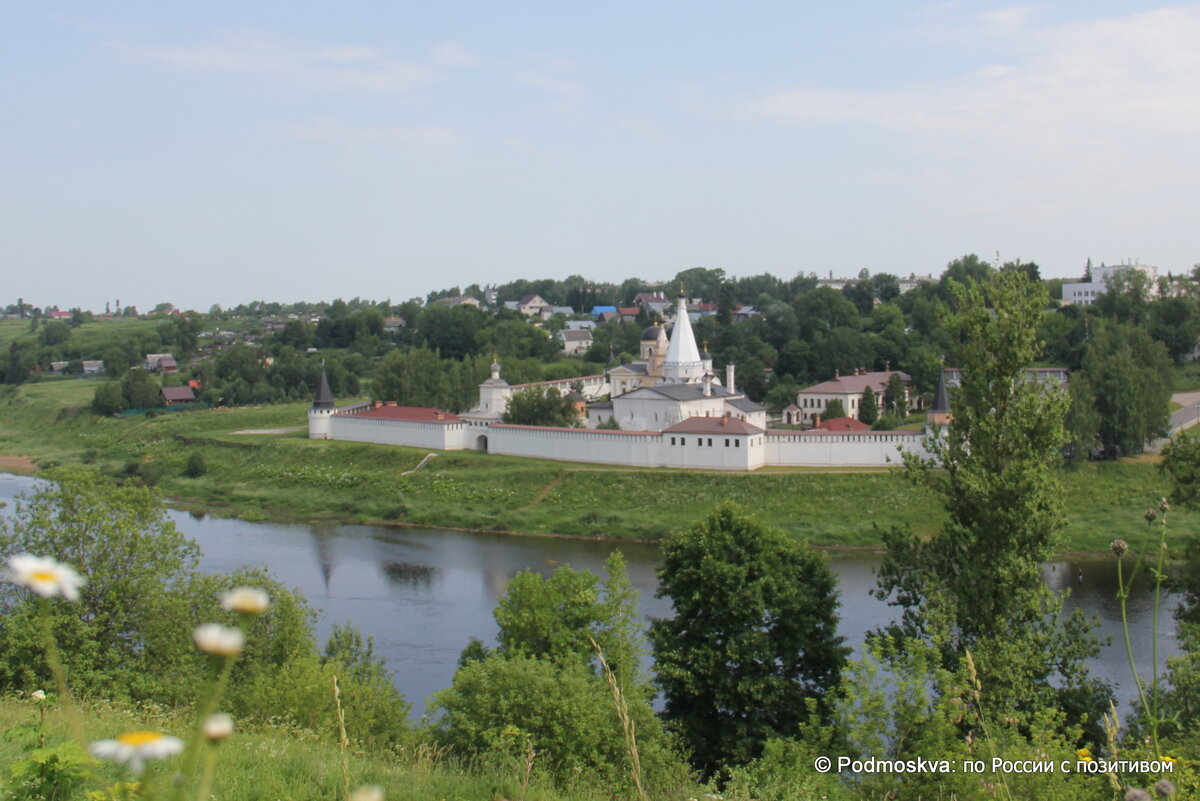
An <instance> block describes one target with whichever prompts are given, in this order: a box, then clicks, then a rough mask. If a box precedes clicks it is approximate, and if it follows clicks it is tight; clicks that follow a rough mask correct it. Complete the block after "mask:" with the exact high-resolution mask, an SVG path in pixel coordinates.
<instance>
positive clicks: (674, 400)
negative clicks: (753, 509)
mask: <svg viewBox="0 0 1200 801" xmlns="http://www.w3.org/2000/svg"><path fill="white" fill-rule="evenodd" d="M640 357H641V358H640V359H638V360H637V361H634V362H632V363H631V364H626V365H620V366H619V367H615V368H612V369H610V370H609V371H608V372H607V374H605V375H599V376H587V377H585V378H583V379H565V380H561V381H547V382H539V383H538V384H536V385H533V384H517V385H510V384H509V383H508V382H506V381H505V380H504V379H503V378H501V377H500V365H499V364H496V363H493V364H492V369H491V377H490V378H488V379H487V380H486V381H484V382H483V383H482V384H480V385H479V402H478V404H477V405H476V406H475V408H473V409H472V410H471V411H469V412H465V413H463V414H461V415H456V414H452V413H450V412H446V411H442V410H440V409H431V408H426V407H414V406H398V405H396V404H390V403H385V402H380V401H376V402H374V403H360V404H355V405H352V406H346V407H342V408H336V407H335V405H334V402H333V393H332V392H330V390H329V383H328V382H327V381H326V379H325V376H324V375H322V376H321V384H320V387H319V388H318V390H317V394H316V397H315V398H314V399H313V405H312V407H311V408H310V409H309V412H308V432H309V437H310V438H312V439H337V440H348V441H353V442H373V443H378V444H385V445H406V446H409V447H415V448H431V449H436V450H479V451H487V452H489V453H502V454H506V455H510V456H529V457H536V458H541V459H559V460H564V461H571V462H591V463H597V464H616V465H627V466H630V467H675V468H699V469H709V470H755V469H758V468H760V467H764V466H767V465H779V466H788V465H792V466H885V465H887V464H889V463H898V462H899V461H900V458H901V457H900V452H901V450H907V451H915V452H921V453H923V449H922V447H921V441H922V438H923V433H922V432H919V431H917V432H913V431H902V432H897V431H856V432H830V431H819V430H817V431H772V430H769V429H768V428H767V411H766V409H765V408H763V407H762V406H760V405H759V404H757V403H755V402H754V401H752V400H750V399H749V398H748V397H746V395H745V393H742V392H739V391H737V389H736V387H735V385H734V369H733V365H729V366H728V367H726V370H725V378H724V381H723V382H722V380H721V379H720V378H719V377H718V376H717V375H716V374H714V372H713V366H712V357H711V356H710V355H709V354H708V353H707V352H701V351H700V349H699V348H698V347H697V346H696V338H695V335H694V333H693V332H692V325H691V322H690V320H689V319H688V314H687V308H686V301H685V299H684V297H683V295H682V294H680V296H679V298H678V300H677V303H676V312H675V320H674V326H673V327H672V329H671V330H670V332H669V333H668V330H667V329H666V328H665V327H663V326H661V325H654V326H651V327H650V328H648V329H646V331H645V333H644V334H643V335H642V341H641V352H640ZM580 383H582V387H581V388H580V393H579V394H580V405H581V406H582V405H583V404H585V403H586V411H585V412H584V413H585V414H586V421H587V423H586V425H587V427H586V428H553V427H548V426H521V425H512V424H508V423H505V422H503V420H504V413H505V411H506V410H507V407H508V399H509V398H510V397H511V396H512V394H513V393H514V392H519V391H521V390H523V389H526V388H529V387H531V386H541V387H551V388H553V389H556V390H558V391H560V392H562V393H563V394H566V393H568V392H571V391H573V390H572V388H571V387H572V384H575V385H576V387H579V384H580ZM605 396H608V399H607V400H604V399H603V398H604V397H605ZM588 401H590V402H588ZM612 421H615V423H616V424H617V425H619V426H620V428H619V429H612V428H611V425H612ZM602 423H604V424H608V426H610V427H608V428H603V429H600V428H597V426H599V425H600V424H602Z"/></svg>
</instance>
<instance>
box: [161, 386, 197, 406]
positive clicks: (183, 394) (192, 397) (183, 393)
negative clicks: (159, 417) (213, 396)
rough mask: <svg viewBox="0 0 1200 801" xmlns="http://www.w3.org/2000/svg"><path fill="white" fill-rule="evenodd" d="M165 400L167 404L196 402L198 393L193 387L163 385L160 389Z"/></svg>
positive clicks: (175, 404)
mask: <svg viewBox="0 0 1200 801" xmlns="http://www.w3.org/2000/svg"><path fill="white" fill-rule="evenodd" d="M159 394H160V395H162V399H163V402H164V403H166V405H167V406H177V405H179V404H181V403H195V402H196V393H194V392H193V391H192V388H191V387H163V388H162V389H160V390H159Z"/></svg>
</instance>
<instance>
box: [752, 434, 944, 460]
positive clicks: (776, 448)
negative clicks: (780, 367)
mask: <svg viewBox="0 0 1200 801" xmlns="http://www.w3.org/2000/svg"><path fill="white" fill-rule="evenodd" d="M924 437H925V433H924V432H923V431H913V432H911V433H910V432H880V433H834V432H830V433H828V434H784V433H772V434H768V435H767V438H766V439H767V444H766V451H767V452H766V457H765V458H766V463H767V464H773V465H798V466H799V465H807V466H814V465H842V466H846V467H851V466H861V467H879V466H886V465H889V464H893V465H898V464H900V463H901V462H902V461H903V457H902V456H901V455H900V449H901V448H903V449H904V450H906V451H912V452H914V453H919V454H921V455H925V448H924V447H923V446H922V440H923V439H924Z"/></svg>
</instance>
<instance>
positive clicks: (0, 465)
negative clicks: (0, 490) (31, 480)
mask: <svg viewBox="0 0 1200 801" xmlns="http://www.w3.org/2000/svg"><path fill="white" fill-rule="evenodd" d="M37 469H38V466H37V463H36V462H34V461H33V460H31V459H27V458H26V457H24V456H0V473H19V474H22V475H30V474H32V473H36V472H37Z"/></svg>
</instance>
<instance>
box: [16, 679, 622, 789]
mask: <svg viewBox="0 0 1200 801" xmlns="http://www.w3.org/2000/svg"><path fill="white" fill-rule="evenodd" d="M80 720H81V724H82V728H83V731H84V735H85V736H86V737H87V739H88V740H89V741H92V740H98V739H108V738H112V737H114V736H115V735H117V734H120V733H121V732H126V731H131V730H140V729H147V728H148V729H154V730H158V731H163V732H166V733H168V734H173V735H175V736H178V737H180V738H182V739H186V737H187V733H188V719H187V717H186V716H185V715H183V714H181V713H179V712H177V711H175V710H170V709H163V708H159V707H154V706H141V707H134V706H131V705H126V704H120V703H112V702H105V701H98V702H91V703H85V704H83V705H82V709H81V714H80ZM37 723H38V711H37V707H36V706H35V705H34V703H33V702H32V701H31V700H28V699H18V698H12V697H10V698H5V699H0V732H6V731H8V730H10V729H12V728H13V727H14V726H18V725H22V724H37ZM46 729H47V739H46V744H47V745H49V746H53V745H55V744H57V743H59V742H62V741H63V740H65V739H67V737H68V735H67V730H68V726H67V721H66V719H65V716H64V715H63V713H62V711H61V709H60V708H55V707H51V709H50V711H49V713H48V715H47V719H46ZM25 756H26V752H25V751H24V750H23V749H22V747H21V746H20V745H19V744H18V743H15V742H11V741H10V740H9V738H6V737H0V765H4V766H9V765H12V764H13V763H14V762H16V761H17V760H19V759H22V758H24V757H25ZM177 760H178V758H176V761H177ZM349 763H350V786H351V787H357V786H359V785H362V784H374V785H379V786H380V787H382V788H383V789H384V794H385V797H386V798H387V799H388V801H406V800H408V799H411V800H412V801H418V800H420V801H425V799H443V800H444V801H456V800H461V801H468V799H470V801H475V800H476V799H489V798H519V797H521V794H522V787H521V781H520V779H519V778H518V772H517V766H516V765H513V766H512V769H511V770H509V769H507V766H504V767H497V766H494V765H493V766H488V767H484V768H480V767H476V766H474V765H471V764H463V763H460V762H459V761H458V760H456V759H454V758H453V757H452V755H449V754H446V753H443V752H439V751H437V750H435V749H432V748H430V747H428V746H420V745H414V746H411V747H404V748H395V749H389V750H387V751H362V750H359V749H353V748H352V749H351V753H350V758H349ZM171 767H173V765H172V763H167V764H165V765H161V766H157V765H152V766H151V770H150V771H149V772H148V776H149V777H150V778H151V780H152V781H155V780H156V781H157V782H164V781H166V780H167V776H168V774H167V770H169V769H170V768H171ZM96 770H97V779H96V780H94V781H92V782H89V783H88V784H87V785H86V786H85V790H92V791H99V790H102V789H104V788H105V787H109V786H111V785H112V784H113V783H114V782H117V781H129V780H130V777H129V775H128V773H126V772H125V771H124V770H123V769H120V768H118V767H116V766H115V765H111V764H107V763H102V764H100V765H99V766H98V767H97V769H96ZM6 778H7V769H3V770H0V787H2V786H3V785H4V780H5V779H6ZM193 792H194V791H193ZM212 794H213V797H214V798H220V799H223V801H259V800H260V799H265V798H266V799H270V798H286V799H293V801H308V800H309V799H312V801H317V799H320V800H321V801H326V799H331V798H341V797H342V775H341V757H340V754H339V750H338V748H337V746H336V744H335V741H334V739H333V733H332V732H328V733H317V732H313V731H311V730H307V729H301V728H297V727H294V726H290V725H287V724H278V725H265V724H253V723H251V724H246V723H244V722H239V724H238V729H237V731H235V733H234V735H233V737H232V738H230V739H229V740H228V741H226V742H224V743H222V745H221V746H220V753H219V761H218V763H217V770H216V775H215V781H214V783H213V787H212ZM187 797H189V798H191V797H192V793H188V796H187ZM524 797H525V799H527V801H552V800H553V799H562V800H563V801H570V800H571V799H580V801H583V799H593V798H594V799H599V798H601V797H602V796H601V794H600V793H599V792H598V791H597V792H594V793H593V792H589V791H588V790H587V789H586V788H583V787H581V788H577V789H576V790H574V791H565V790H557V789H555V788H554V787H553V786H551V785H550V783H549V782H548V781H546V780H544V779H543V778H542V777H540V776H539V775H537V774H536V772H535V774H534V776H533V777H532V779H531V781H530V784H529V787H528V789H527V791H526V792H525V793H524ZM73 798H80V799H82V798H84V795H83V794H82V793H80V794H78V795H77V796H73Z"/></svg>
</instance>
